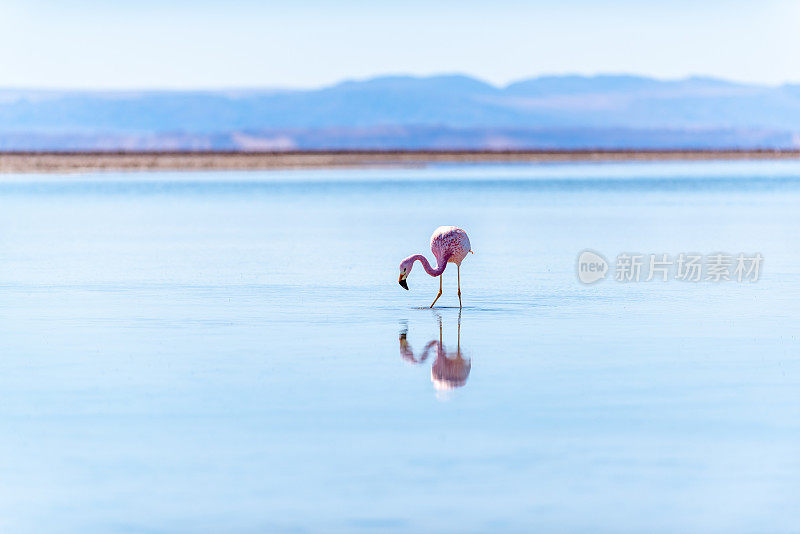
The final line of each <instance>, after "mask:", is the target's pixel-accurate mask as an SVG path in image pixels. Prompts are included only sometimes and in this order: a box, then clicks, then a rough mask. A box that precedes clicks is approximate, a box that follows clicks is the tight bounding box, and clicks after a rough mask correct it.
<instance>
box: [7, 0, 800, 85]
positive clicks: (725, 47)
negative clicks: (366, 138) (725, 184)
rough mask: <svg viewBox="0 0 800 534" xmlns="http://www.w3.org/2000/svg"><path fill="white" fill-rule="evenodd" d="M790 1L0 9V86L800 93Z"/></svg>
mask: <svg viewBox="0 0 800 534" xmlns="http://www.w3.org/2000/svg"><path fill="white" fill-rule="evenodd" d="M798 51H800V0H794V1H786V0H766V1H758V2H756V1H750V2H746V1H721V0H707V1H687V0H673V1H665V0H662V1H657V2H656V1H653V2H648V1H631V0H629V1H613V2H610V1H605V2H604V1H594V2H592V1H586V0H563V1H555V0H554V1H550V2H538V1H533V2H522V1H517V0H495V1H492V2H489V1H486V2H474V1H470V0H461V1H456V0H453V1H450V0H448V1H440V2H433V1H430V2H424V1H419V0H406V1H403V2H380V1H378V0H374V1H367V0H363V1H362V0H339V1H336V2H323V1H305V2H304V1H295V2H292V1H274V2H267V1H256V0H229V1H224V2H222V1H220V2H212V1H208V0H197V1H188V0H173V1H170V0H161V1H155V0H138V1H122V0H118V1H114V0H3V1H2V3H0V86H3V87H9V86H11V87H78V88H118V87H122V88H143V87H148V88H150V87H160V88H223V87H264V86H280V87H314V86H320V85H324V84H329V83H332V82H335V81H339V80H342V79H346V78H364V77H368V76H374V75H377V74H386V73H409V74H433V73H442V72H448V73H449V72H462V73H466V74H471V75H474V76H478V77H480V78H483V79H485V80H488V81H490V82H493V83H495V84H501V85H502V84H505V83H508V82H509V81H512V80H517V79H520V78H525V77H530V76H534V75H538V74H553V73H582V74H595V73H600V72H611V73H637V74H646V75H652V76H656V77H660V78H676V77H683V76H687V75H693V74H702V75H711V76H719V77H724V78H730V79H734V80H741V81H750V82H760V83H768V84H777V83H782V82H785V81H792V82H800V54H798Z"/></svg>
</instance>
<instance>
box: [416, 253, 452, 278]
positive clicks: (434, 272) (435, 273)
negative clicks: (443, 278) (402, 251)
mask: <svg viewBox="0 0 800 534" xmlns="http://www.w3.org/2000/svg"><path fill="white" fill-rule="evenodd" d="M408 259H410V260H413V261H417V260H419V262H420V263H422V268H423V269H425V272H426V273H428V274H429V275H431V276H439V275H440V274H442V273H443V272H444V269H445V267H447V260H449V259H450V255H449V254H448V255H446V256H445V257H444V258H442V261H441V263H440V264H439V266H438V267H436V268H435V269H434V268H433V267H431V264H430V263H428V259H427V258H426V257H425V256H423V255H422V254H415V255H414V256H411V257H410V258H408Z"/></svg>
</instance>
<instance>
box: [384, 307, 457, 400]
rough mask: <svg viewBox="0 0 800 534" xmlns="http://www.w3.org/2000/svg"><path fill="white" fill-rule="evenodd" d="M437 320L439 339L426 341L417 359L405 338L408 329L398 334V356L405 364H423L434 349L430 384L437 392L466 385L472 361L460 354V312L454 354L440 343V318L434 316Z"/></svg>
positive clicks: (439, 316)
mask: <svg viewBox="0 0 800 534" xmlns="http://www.w3.org/2000/svg"><path fill="white" fill-rule="evenodd" d="M436 316H437V318H438V320H439V339H432V340H430V341H428V343H427V344H426V345H425V348H424V349H423V350H422V353H420V355H419V357H416V356H415V355H414V350H413V349H412V348H411V345H409V344H408V340H407V339H406V336H407V334H408V328H407V327H405V328H403V330H401V332H400V355H401V356H402V357H403V359H404V360H406V361H407V362H411V363H413V364H416V365H419V364H422V363H423V362H425V360H427V359H428V356H429V355H430V352H431V350H432V349H434V348H435V349H436V360H435V361H434V362H433V365H432V366H431V382H433V387H434V388H435V389H436V390H438V391H443V390H450V389H455V388H460V387H462V386H463V385H464V384H466V383H467V378H468V377H469V372H470V369H471V368H472V361H471V360H470V359H469V358H464V357H463V355H462V354H461V311H460V310H459V313H458V338H457V342H456V350H455V352H447V349H446V348H445V346H444V343H443V342H442V316H441V315H439V314H436Z"/></svg>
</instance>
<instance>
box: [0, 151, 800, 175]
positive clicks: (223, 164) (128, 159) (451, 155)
mask: <svg viewBox="0 0 800 534" xmlns="http://www.w3.org/2000/svg"><path fill="white" fill-rule="evenodd" d="M778 159H800V150H509V151H472V150H442V151H437V150H409V151H393V150H352V151H350V150H331V151H297V152H212V151H209V152H200V151H198V152H1V151H0V173H60V172H91V171H159V170H180V171H207V170H269V169H314V168H347V167H387V166H425V165H429V164H437V163H550V162H636V161H712V160H778Z"/></svg>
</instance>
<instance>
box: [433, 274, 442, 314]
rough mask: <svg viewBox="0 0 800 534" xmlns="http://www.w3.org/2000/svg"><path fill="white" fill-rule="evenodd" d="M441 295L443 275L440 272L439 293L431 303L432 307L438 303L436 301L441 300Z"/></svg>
mask: <svg viewBox="0 0 800 534" xmlns="http://www.w3.org/2000/svg"><path fill="white" fill-rule="evenodd" d="M441 296H442V275H441V274H440V275H439V294H438V295H436V298H435V299H433V302H432V303H431V308H433V305H434V304H436V301H437V300H439V297H441Z"/></svg>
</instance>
